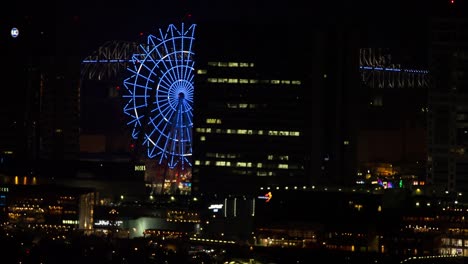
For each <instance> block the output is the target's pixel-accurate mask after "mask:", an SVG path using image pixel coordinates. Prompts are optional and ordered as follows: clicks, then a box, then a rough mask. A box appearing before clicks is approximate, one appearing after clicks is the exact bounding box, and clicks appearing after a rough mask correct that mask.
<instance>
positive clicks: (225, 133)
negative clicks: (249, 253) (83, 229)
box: [193, 25, 308, 194]
mask: <svg viewBox="0 0 468 264" xmlns="http://www.w3.org/2000/svg"><path fill="white" fill-rule="evenodd" d="M203 26H204V25H201V26H199V28H200V30H199V31H200V32H201V33H199V34H200V35H201V36H199V37H198V38H197V39H198V40H199V44H197V49H198V52H197V54H199V55H198V60H197V72H196V84H195V85H196V87H197V89H196V90H195V98H196V99H195V107H194V111H195V113H194V118H195V121H194V148H193V149H194V169H193V170H194V191H196V192H219V193H223V194H228V193H238V194H247V193H252V192H253V191H255V190H258V186H260V185H262V184H263V185H265V184H268V185H278V184H281V183H290V184H297V183H302V182H305V181H308V179H306V174H305V163H306V152H307V151H308V149H307V146H305V145H306V144H307V143H306V142H305V134H304V117H305V116H306V114H307V113H306V112H305V111H304V96H303V93H304V92H305V86H304V83H303V81H302V78H301V73H300V72H295V71H294V69H292V68H291V69H288V71H287V72H286V69H281V67H280V66H281V63H280V62H279V61H280V60H281V59H285V58H284V57H283V58H278V60H276V59H275V60H274V61H275V64H276V65H272V64H269V61H268V60H267V58H268V54H265V53H268V52H269V51H270V50H271V49H274V48H273V46H271V47H264V49H263V48H262V47H261V44H260V43H258V44H257V45H254V46H252V47H251V50H249V49H248V48H246V47H237V46H235V47H226V46H228V45H226V46H223V47H220V48H219V49H213V48H212V45H217V42H214V43H209V41H210V39H209V38H207V39H204V37H207V36H206V35H203V34H208V32H211V31H210V30H213V29H212V28H204V27H203ZM207 27H209V26H207ZM226 32H229V34H232V36H228V37H227V38H226V39H227V40H226V43H228V42H230V40H231V38H236V37H238V36H237V35H236V34H237V33H238V31H235V30H232V31H230V28H228V29H226ZM241 32H242V31H241ZM244 33H245V36H244V37H245V38H249V37H250V36H251V34H254V32H248V31H247V32H244ZM244 33H243V34H244ZM257 33H258V32H257ZM241 38H242V37H241ZM228 40H229V41H228ZM240 42H241V41H239V39H237V40H236V41H235V43H236V44H231V45H237V44H240V45H246V44H247V43H240ZM250 44H252V43H250ZM230 48H232V49H230ZM262 49H263V50H262ZM217 52H219V53H217ZM242 52H245V53H244V54H242ZM252 52H253V53H255V52H258V56H259V57H261V56H267V57H266V58H265V57H262V58H263V60H262V59H256V57H255V55H254V54H251V53H252ZM285 57H286V56H285Z"/></svg>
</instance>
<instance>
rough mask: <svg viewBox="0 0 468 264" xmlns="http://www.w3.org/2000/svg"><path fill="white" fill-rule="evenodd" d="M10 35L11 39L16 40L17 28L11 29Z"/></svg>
mask: <svg viewBox="0 0 468 264" xmlns="http://www.w3.org/2000/svg"><path fill="white" fill-rule="evenodd" d="M10 33H11V36H12V37H13V38H16V37H18V35H19V30H18V29H17V28H12V29H11V32H10Z"/></svg>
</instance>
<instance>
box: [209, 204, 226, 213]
mask: <svg viewBox="0 0 468 264" xmlns="http://www.w3.org/2000/svg"><path fill="white" fill-rule="evenodd" d="M222 208H223V204H212V205H210V206H209V207H208V209H210V210H213V212H215V213H216V212H218V210H219V209H222Z"/></svg>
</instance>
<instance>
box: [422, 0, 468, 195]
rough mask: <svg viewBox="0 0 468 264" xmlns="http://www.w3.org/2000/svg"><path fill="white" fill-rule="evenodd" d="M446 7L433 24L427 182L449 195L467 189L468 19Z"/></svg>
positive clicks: (455, 8)
mask: <svg viewBox="0 0 468 264" xmlns="http://www.w3.org/2000/svg"><path fill="white" fill-rule="evenodd" d="M462 7H463V6H462ZM446 8H447V7H446ZM449 8H450V9H449V10H445V11H448V12H447V13H445V14H444V15H438V16H437V17H434V19H433V21H432V46H431V53H430V55H431V56H430V59H431V64H430V66H431V74H432V78H433V83H432V87H431V90H430V92H429V116H428V147H429V156H428V171H427V181H428V182H429V183H430V184H431V185H432V186H433V187H434V189H435V190H441V191H444V190H445V191H450V192H452V191H466V190H468V161H467V154H466V151H467V149H466V145H467V143H468V117H467V111H468V71H467V69H468V31H467V30H466V28H467V27H468V20H467V19H466V11H465V12H464V14H465V16H462V15H460V13H463V12H461V10H459V9H458V8H459V7H458V3H457V5H454V6H450V7H449ZM452 9H453V10H452ZM465 10H466V9H465Z"/></svg>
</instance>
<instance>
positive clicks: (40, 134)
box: [0, 16, 79, 174]
mask: <svg viewBox="0 0 468 264" xmlns="http://www.w3.org/2000/svg"><path fill="white" fill-rule="evenodd" d="M6 26H10V27H11V28H13V27H17V28H18V30H19V35H18V36H17V37H16V38H12V37H11V38H10V39H7V40H6V45H2V46H3V47H2V54H4V55H5V56H6V60H7V61H11V62H12V63H10V67H8V69H6V72H5V75H4V76H3V77H4V78H3V79H4V80H5V86H4V87H5V93H4V96H1V106H0V109H1V110H0V111H1V112H2V115H1V118H2V120H1V122H0V123H1V126H2V127H1V129H0V131H1V132H0V133H1V135H2V136H0V138H1V142H0V155H1V159H2V163H1V165H0V166H2V167H5V168H10V169H11V170H12V173H19V174H36V173H38V171H39V170H46V171H47V170H48V169H47V167H49V165H50V166H53V167H57V166H60V164H63V162H67V161H70V160H74V159H76V157H77V154H78V133H79V127H78V122H77V121H78V118H79V105H78V104H79V56H78V54H77V49H78V41H77V39H78V35H76V30H74V28H75V29H76V28H77V27H78V25H77V24H76V23H75V21H74V20H73V19H70V18H68V19H65V18H64V19H62V18H61V17H54V18H47V19H44V18H41V17H39V16H37V17H36V16H17V17H15V18H14V19H13V18H12V19H11V20H9V21H8V23H7V25H6Z"/></svg>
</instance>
